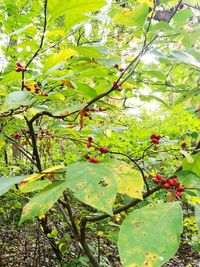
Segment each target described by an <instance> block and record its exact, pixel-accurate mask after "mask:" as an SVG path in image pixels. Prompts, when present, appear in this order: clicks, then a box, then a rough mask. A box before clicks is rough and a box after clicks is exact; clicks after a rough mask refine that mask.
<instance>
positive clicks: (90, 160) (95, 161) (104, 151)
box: [84, 136, 109, 163]
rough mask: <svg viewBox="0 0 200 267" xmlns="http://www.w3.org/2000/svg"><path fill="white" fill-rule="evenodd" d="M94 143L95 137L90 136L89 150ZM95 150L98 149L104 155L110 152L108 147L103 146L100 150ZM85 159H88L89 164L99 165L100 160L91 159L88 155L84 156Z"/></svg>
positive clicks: (88, 141)
mask: <svg viewBox="0 0 200 267" xmlns="http://www.w3.org/2000/svg"><path fill="white" fill-rule="evenodd" d="M92 142H93V137H92V136H89V137H88V139H87V143H86V146H87V148H90V147H91V146H92ZM95 149H98V150H99V152H101V153H102V154H106V153H108V152H109V150H108V148H107V147H102V146H101V147H99V148H97V147H95ZM84 158H85V159H88V160H89V162H92V163H98V162H99V160H98V158H96V157H90V156H89V154H88V153H87V154H85V155H84Z"/></svg>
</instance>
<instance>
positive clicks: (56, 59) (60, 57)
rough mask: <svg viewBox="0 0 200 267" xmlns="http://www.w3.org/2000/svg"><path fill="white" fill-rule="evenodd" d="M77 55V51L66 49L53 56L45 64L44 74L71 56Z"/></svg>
mask: <svg viewBox="0 0 200 267" xmlns="http://www.w3.org/2000/svg"><path fill="white" fill-rule="evenodd" d="M75 54H77V52H76V51H75V50H73V49H71V48H66V49H63V50H61V51H60V52H58V53H57V54H53V55H51V56H50V57H48V59H47V61H46V62H45V67H44V73H45V72H47V71H48V70H49V69H51V68H52V67H53V66H56V65H58V64H61V63H64V62H65V60H67V59H68V58H70V57H71V56H74V55H75Z"/></svg>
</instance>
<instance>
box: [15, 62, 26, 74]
mask: <svg viewBox="0 0 200 267" xmlns="http://www.w3.org/2000/svg"><path fill="white" fill-rule="evenodd" d="M16 64H17V68H16V69H15V70H16V71H17V72H20V71H22V72H25V71H26V70H27V69H26V68H24V67H23V66H22V64H21V63H20V62H17V63H16Z"/></svg>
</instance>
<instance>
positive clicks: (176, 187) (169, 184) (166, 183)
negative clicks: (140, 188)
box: [152, 174, 185, 199]
mask: <svg viewBox="0 0 200 267" xmlns="http://www.w3.org/2000/svg"><path fill="white" fill-rule="evenodd" d="M152 181H153V182H154V183H156V184H162V186H163V188H164V189H171V190H173V191H174V192H175V196H176V197H177V198H178V199H180V198H181V197H182V193H183V192H184V191H185V187H184V186H183V185H181V184H180V183H179V182H178V180H177V177H176V176H175V177H172V178H169V179H166V178H164V177H162V176H161V175H160V174H156V176H155V178H153V179H152Z"/></svg>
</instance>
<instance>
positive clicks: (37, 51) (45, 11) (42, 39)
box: [22, 0, 48, 90]
mask: <svg viewBox="0 0 200 267" xmlns="http://www.w3.org/2000/svg"><path fill="white" fill-rule="evenodd" d="M47 1H48V0H45V1H44V26H43V32H42V37H41V40H40V45H39V47H38V49H37V50H36V51H35V53H34V54H33V56H32V57H31V58H30V59H29V61H28V62H27V64H26V66H25V68H27V67H28V66H29V65H30V64H31V62H32V61H33V60H34V58H36V57H37V55H38V54H39V51H40V50H41V49H42V46H43V43H44V35H45V32H46V28H47ZM24 77H25V73H24V72H23V71H22V90H23V89H24Z"/></svg>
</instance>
